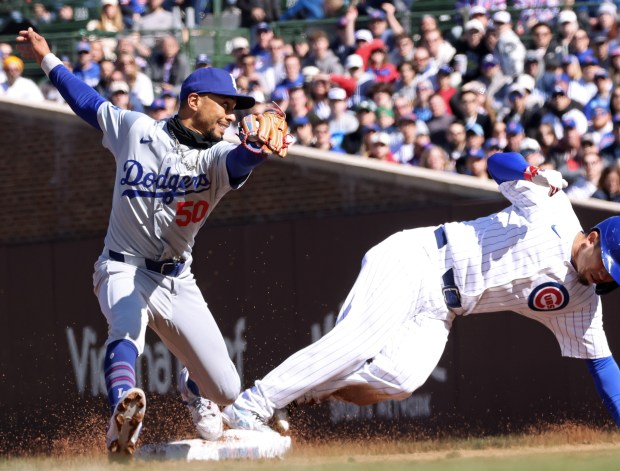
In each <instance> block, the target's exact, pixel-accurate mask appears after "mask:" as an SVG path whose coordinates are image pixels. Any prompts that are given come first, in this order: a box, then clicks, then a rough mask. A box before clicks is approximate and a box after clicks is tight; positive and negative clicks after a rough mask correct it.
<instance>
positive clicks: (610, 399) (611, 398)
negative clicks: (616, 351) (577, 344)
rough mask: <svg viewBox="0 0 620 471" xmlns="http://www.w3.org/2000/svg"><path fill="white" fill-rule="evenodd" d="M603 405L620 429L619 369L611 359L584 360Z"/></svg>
mask: <svg viewBox="0 0 620 471" xmlns="http://www.w3.org/2000/svg"><path fill="white" fill-rule="evenodd" d="M586 363H587V365H588V371H590V374H591V375H592V377H593V378H594V384H595V386H596V390H597V391H598V393H599V395H600V396H601V398H602V399H603V404H605V407H606V408H607V410H608V411H609V413H610V414H611V416H612V417H613V419H614V421H615V422H616V425H617V426H618V427H620V369H619V368H618V364H617V363H616V361H615V360H614V358H613V357H606V358H597V359H596V360H586Z"/></svg>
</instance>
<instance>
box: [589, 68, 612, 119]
mask: <svg viewBox="0 0 620 471" xmlns="http://www.w3.org/2000/svg"><path fill="white" fill-rule="evenodd" d="M594 83H595V85H596V93H595V94H594V96H593V97H592V98H591V99H590V101H589V102H588V103H587V104H586V106H584V108H583V113H584V114H585V115H586V118H588V121H589V120H591V119H592V109H593V108H594V106H597V105H599V104H604V105H605V106H606V107H607V108H609V107H610V105H611V96H612V88H613V83H612V82H611V79H610V78H609V73H608V72H607V70H605V69H603V68H601V69H599V70H598V71H597V72H596V73H595V74H594Z"/></svg>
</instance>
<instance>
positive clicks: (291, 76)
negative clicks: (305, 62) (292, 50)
mask: <svg viewBox="0 0 620 471" xmlns="http://www.w3.org/2000/svg"><path fill="white" fill-rule="evenodd" d="M303 85H304V76H303V74H302V72H301V59H300V58H299V56H297V55H296V54H291V55H289V56H286V57H285V58H284V79H282V80H281V81H280V82H279V83H278V84H277V85H276V87H284V88H289V89H290V88H293V87H303Z"/></svg>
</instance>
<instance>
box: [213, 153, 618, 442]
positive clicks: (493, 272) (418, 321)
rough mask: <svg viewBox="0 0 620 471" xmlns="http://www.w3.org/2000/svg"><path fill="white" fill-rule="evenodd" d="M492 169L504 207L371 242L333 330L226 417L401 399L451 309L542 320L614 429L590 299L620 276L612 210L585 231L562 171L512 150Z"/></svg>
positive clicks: (243, 422)
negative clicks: (582, 368) (579, 361)
mask: <svg viewBox="0 0 620 471" xmlns="http://www.w3.org/2000/svg"><path fill="white" fill-rule="evenodd" d="M489 171H490V173H491V174H492V176H493V178H494V179H495V180H496V181H497V182H498V184H499V188H500V191H501V192H502V193H503V194H504V196H505V197H506V198H508V200H510V202H511V203H512V205H511V206H509V207H508V208H506V209H504V210H503V211H500V212H498V213H496V214H492V215H490V216H487V217H482V218H480V219H476V220H473V221H466V222H450V223H446V224H443V225H441V226H438V227H427V228H419V229H413V230H406V231H402V232H398V233H396V234H394V235H392V236H391V237H389V238H387V239H386V240H384V241H383V242H381V243H380V244H378V245H377V246H375V247H373V248H372V249H371V250H370V251H368V252H367V253H366V255H365V257H364V260H363V262H362V269H361V272H360V274H359V276H358V278H357V280H356V282H355V284H354V286H353V288H352V289H351V292H350V293H349V295H348V297H347V298H346V300H345V302H344V304H343V306H342V309H341V311H340V313H339V316H338V318H337V322H336V325H335V327H334V329H333V330H331V331H330V332H329V333H327V334H326V335H325V336H324V337H322V338H321V339H320V340H318V341H317V342H315V343H313V344H311V345H310V346H308V347H306V348H304V349H302V350H300V351H299V352H297V353H295V354H293V355H292V356H291V357H289V358H288V359H287V360H285V361H284V362H283V363H282V364H281V365H279V366H278V367H276V368H275V369H274V370H272V371H271V372H270V373H268V374H267V375H266V376H265V377H264V378H263V379H261V380H258V381H256V382H255V384H254V386H253V387H252V388H250V389H247V390H246V391H244V392H243V393H242V394H241V395H240V396H239V397H238V398H237V400H236V401H235V402H234V403H233V404H232V405H230V406H228V407H226V408H225V409H224V411H223V415H224V422H225V423H226V424H228V426H230V427H233V428H241V429H252V430H263V431H272V429H271V428H270V427H269V424H270V423H271V424H274V425H277V424H278V421H277V420H276V421H271V422H270V419H272V418H273V417H274V414H277V411H278V410H279V409H282V408H284V407H285V406H286V405H287V404H289V403H290V402H292V401H297V402H298V403H303V402H318V401H323V400H325V399H333V400H342V401H348V402H352V403H355V404H359V405H368V404H373V403H376V402H379V401H383V400H387V399H397V400H400V399H404V398H406V397H408V396H410V395H411V394H412V393H413V391H415V390H416V389H418V388H419V387H420V386H422V385H423V384H424V382H425V381H426V379H427V378H428V377H429V375H430V374H431V372H432V371H433V369H434V368H435V367H436V365H437V363H438V361H439V359H440V357H441V354H442V352H443V350H444V347H445V344H446V341H447V338H448V333H449V331H450V328H451V326H452V322H453V320H454V319H455V317H456V316H465V315H468V314H474V313H483V312H496V311H503V310H511V311H515V312H517V313H519V314H522V315H524V316H526V317H529V318H531V319H534V320H536V321H538V322H540V323H542V324H543V325H545V326H546V327H548V328H549V329H550V330H551V331H552V332H553V333H554V334H555V337H556V338H557V340H558V342H559V344H560V349H561V353H562V355H563V356H568V357H575V358H583V359H584V360H585V361H586V363H587V364H588V368H589V370H590V372H591V373H592V375H593V377H594V380H595V383H596V387H597V389H598V391H599V393H600V395H601V397H602V398H603V400H604V402H605V405H606V406H607V407H608V409H609V411H610V412H611V414H612V416H613V418H614V419H615V420H616V423H618V424H619V425H620V371H619V370H618V366H617V364H616V362H615V361H614V359H613V357H612V356H611V352H610V350H609V347H608V345H607V340H606V337H605V332H604V331H603V322H602V310H601V302H600V297H599V294H603V293H606V292H608V291H610V290H611V289H613V288H615V287H617V283H618V282H620V216H614V217H611V218H609V219H606V220H605V221H603V222H601V223H600V224H598V225H597V226H596V227H594V228H592V229H590V230H588V231H585V232H584V231H583V230H582V228H581V225H580V223H579V221H578V219H577V217H576V215H575V213H574V211H573V209H572V207H571V204H570V201H569V200H568V198H567V196H566V195H565V193H564V192H563V191H561V189H562V188H564V187H565V186H566V182H565V181H563V179H562V176H561V174H560V173H559V172H557V171H555V170H541V169H538V168H537V167H534V166H530V165H529V164H528V163H527V162H526V161H525V159H524V158H523V157H522V156H521V154H518V153H499V154H495V155H494V156H492V157H491V158H490V159H489ZM276 416H277V415H276Z"/></svg>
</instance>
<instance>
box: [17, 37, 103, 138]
mask: <svg viewBox="0 0 620 471" xmlns="http://www.w3.org/2000/svg"><path fill="white" fill-rule="evenodd" d="M17 43H18V48H19V50H20V51H21V52H22V54H23V55H24V57H32V58H34V59H35V60H36V61H37V63H38V64H39V65H40V66H41V68H42V69H43V71H44V72H45V73H46V74H47V76H48V77H49V79H50V81H51V82H52V83H53V84H54V86H55V87H56V88H57V89H58V91H59V92H60V94H61V95H62V97H63V98H64V99H65V101H66V102H67V103H68V104H69V106H70V107H71V109H72V110H73V111H74V113H75V114H76V115H78V116H79V117H80V118H82V119H83V120H84V121H86V122H87V123H88V124H90V125H91V126H92V127H94V128H95V129H99V130H101V127H100V126H99V123H98V121H97V110H98V109H99V106H101V104H102V103H104V102H105V101H106V100H105V99H104V98H103V97H102V96H101V95H99V94H98V93H97V92H96V91H95V90H94V89H93V88H92V87H90V86H88V85H86V84H85V83H84V82H83V81H82V80H80V79H79V78H77V77H76V76H75V75H73V74H72V73H71V72H70V71H69V69H67V68H66V67H65V66H64V65H63V64H62V62H61V61H60V59H59V58H58V57H56V56H55V55H54V54H52V53H51V51H50V48H49V46H48V45H47V41H46V40H45V38H44V37H43V36H41V35H40V34H37V33H35V31H34V30H33V29H32V28H28V30H25V31H20V32H19V36H18V37H17Z"/></svg>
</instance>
